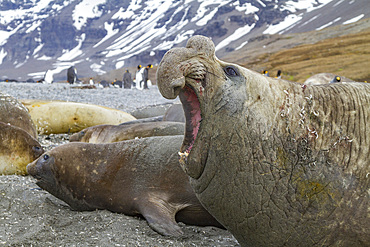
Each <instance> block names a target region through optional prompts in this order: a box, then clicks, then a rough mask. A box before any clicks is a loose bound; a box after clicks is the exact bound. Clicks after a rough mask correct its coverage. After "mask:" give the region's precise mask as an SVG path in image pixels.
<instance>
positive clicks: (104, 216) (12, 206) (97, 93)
mask: <svg viewBox="0 0 370 247" xmlns="http://www.w3.org/2000/svg"><path fill="white" fill-rule="evenodd" d="M72 87H73V86H71V85H69V84H66V83H54V84H34V83H5V82H0V92H2V93H7V94H9V95H11V96H13V97H15V98H17V99H18V100H22V99H39V100H63V101H73V102H81V103H90V104H96V105H102V106H107V107H111V108H115V109H119V110H123V111H126V112H128V113H131V112H133V111H135V110H136V109H138V108H141V107H145V106H149V105H158V104H166V103H173V102H175V101H178V100H167V99H164V98H163V97H162V96H161V95H160V93H159V91H158V88H157V87H156V86H152V87H150V89H149V90H143V91H139V90H136V89H131V90H129V89H128V90H127V89H122V88H104V89H103V88H97V89H74V88H72ZM68 140H69V135H68V134H60V135H50V136H39V141H40V142H41V144H42V145H43V147H44V148H45V149H46V150H49V149H51V148H53V147H55V146H58V145H61V144H63V143H67V142H68ZM0 222H1V224H0V246H158V247H159V246H238V244H237V242H236V240H235V238H234V237H233V236H232V235H231V234H230V233H229V232H228V231H226V230H222V229H218V228H216V227H195V226H188V225H184V224H182V223H179V225H180V226H181V228H182V229H183V231H184V235H183V236H182V237H180V238H175V237H164V236H161V235H159V234H157V233H156V232H154V231H153V230H152V229H151V228H150V227H149V226H148V224H147V223H146V221H145V220H143V219H141V218H138V217H130V216H125V215H123V214H117V213H112V212H109V211H106V210H97V211H91V212H76V211H72V210H71V209H70V208H69V207H68V206H67V204H65V203H64V202H63V201H61V200H59V199H57V198H55V197H54V196H52V195H51V194H49V193H48V192H46V191H43V190H41V189H39V188H38V186H37V185H36V184H35V180H34V179H33V178H32V177H30V176H16V175H12V176H0Z"/></svg>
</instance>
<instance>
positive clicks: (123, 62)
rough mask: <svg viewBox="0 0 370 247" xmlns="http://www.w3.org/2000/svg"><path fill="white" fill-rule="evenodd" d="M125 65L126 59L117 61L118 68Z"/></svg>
mask: <svg viewBox="0 0 370 247" xmlns="http://www.w3.org/2000/svg"><path fill="white" fill-rule="evenodd" d="M123 65H125V61H119V62H117V63H116V69H120V68H123Z"/></svg>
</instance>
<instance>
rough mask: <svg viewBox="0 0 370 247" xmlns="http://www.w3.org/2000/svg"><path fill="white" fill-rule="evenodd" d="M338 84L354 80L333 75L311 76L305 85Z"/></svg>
mask: <svg viewBox="0 0 370 247" xmlns="http://www.w3.org/2000/svg"><path fill="white" fill-rule="evenodd" d="M336 82H344V83H347V82H354V81H353V80H351V79H349V78H346V77H343V76H338V75H335V74H332V73H319V74H315V75H313V76H311V77H310V78H308V79H307V80H306V81H305V82H304V84H305V85H310V86H313V85H321V84H329V83H336Z"/></svg>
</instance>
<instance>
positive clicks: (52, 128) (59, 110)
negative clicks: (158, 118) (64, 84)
mask: <svg viewBox="0 0 370 247" xmlns="http://www.w3.org/2000/svg"><path fill="white" fill-rule="evenodd" d="M22 103H23V104H24V105H25V106H26V107H27V108H28V110H29V112H30V115H31V117H32V120H33V122H34V123H35V124H36V126H37V131H38V132H39V133H40V134H60V133H73V132H78V131H80V130H83V129H84V128H87V127H90V126H95V125H100V124H120V123H123V122H126V121H131V120H135V119H136V118H135V117H133V116H131V115H130V114H128V113H126V112H123V111H120V110H116V109H112V108H108V107H104V106H99V105H92V104H83V103H76V102H65V101H40V100H22Z"/></svg>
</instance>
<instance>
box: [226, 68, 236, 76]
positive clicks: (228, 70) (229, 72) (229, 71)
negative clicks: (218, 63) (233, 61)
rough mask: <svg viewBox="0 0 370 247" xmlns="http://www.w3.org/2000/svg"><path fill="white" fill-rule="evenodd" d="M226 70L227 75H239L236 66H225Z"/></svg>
mask: <svg viewBox="0 0 370 247" xmlns="http://www.w3.org/2000/svg"><path fill="white" fill-rule="evenodd" d="M224 71H225V73H226V75H228V76H238V75H239V72H238V69H237V68H235V67H234V66H227V67H225V68H224Z"/></svg>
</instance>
